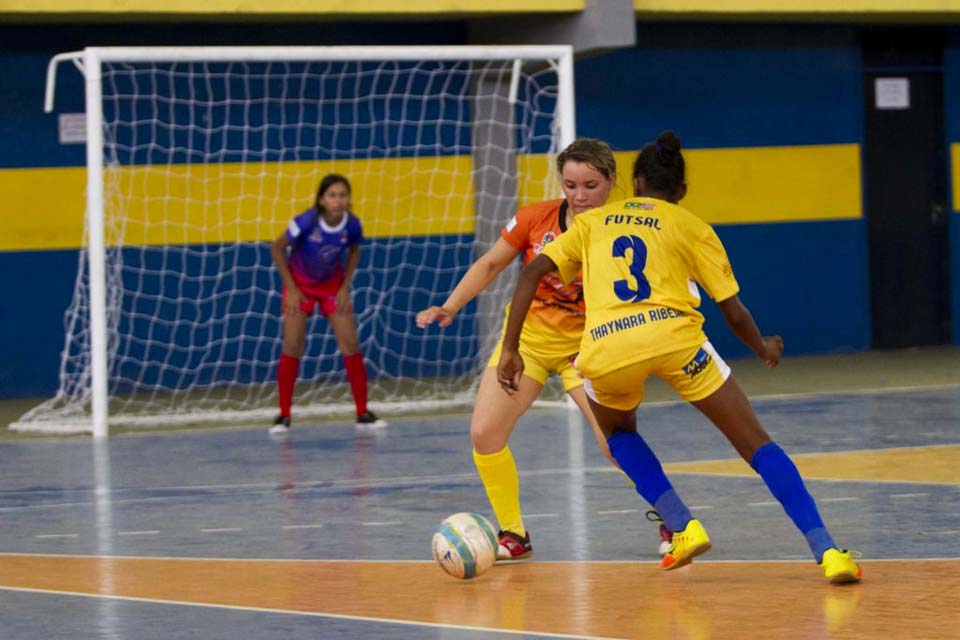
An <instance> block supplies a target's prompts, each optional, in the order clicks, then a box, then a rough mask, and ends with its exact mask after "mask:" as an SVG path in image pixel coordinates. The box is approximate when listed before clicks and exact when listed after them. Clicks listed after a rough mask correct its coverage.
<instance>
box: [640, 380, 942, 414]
mask: <svg viewBox="0 0 960 640" xmlns="http://www.w3.org/2000/svg"><path fill="white" fill-rule="evenodd" d="M958 388H960V384H935V385H923V386H918V387H870V388H867V389H848V390H845V391H798V392H795V393H769V394H759V393H755V394H751V395H750V401H751V402H754V401H758V400H792V399H797V400H804V399H807V398H816V397H819V396H833V397H837V396H859V395H864V396H874V395H882V394H887V393H922V392H924V391H944V390H953V389H958ZM688 404H690V403H689V402H687V401H686V400H659V401H657V402H646V403H641V404H640V406H639V407H637V410H638V411H639V410H640V409H642V408H643V407H670V406H678V405H688Z"/></svg>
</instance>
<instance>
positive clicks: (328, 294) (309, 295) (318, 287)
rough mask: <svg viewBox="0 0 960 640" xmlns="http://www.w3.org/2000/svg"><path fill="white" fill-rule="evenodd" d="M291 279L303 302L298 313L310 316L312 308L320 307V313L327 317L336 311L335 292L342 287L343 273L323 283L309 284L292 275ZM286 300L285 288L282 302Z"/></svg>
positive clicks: (294, 274)
mask: <svg viewBox="0 0 960 640" xmlns="http://www.w3.org/2000/svg"><path fill="white" fill-rule="evenodd" d="M292 275H293V279H294V281H295V282H296V283H297V288H298V289H300V293H302V294H303V300H301V301H300V311H303V312H304V313H305V314H307V315H308V316H309V315H312V314H313V310H314V307H316V306H319V307H320V313H322V314H323V316H324V317H326V316H329V315H330V314H332V313H334V312H335V311H336V310H337V292H338V291H340V287H341V286H342V285H343V271H340V272H338V273H336V274H334V275H333V277H331V278H329V279H327V280H324V281H323V282H313V283H312V282H309V281H306V280H303V279H302V278H298V277H297V274H296V273H293V274H292ZM286 299H287V288H286V287H284V288H283V300H284V302H285V301H286Z"/></svg>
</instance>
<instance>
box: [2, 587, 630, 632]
mask: <svg viewBox="0 0 960 640" xmlns="http://www.w3.org/2000/svg"><path fill="white" fill-rule="evenodd" d="M0 590H2V591H18V592H23V593H42V594H46V595H61V596H73V597H78V598H91V599H106V600H122V601H126V602H145V603H150V604H166V605H174V606H183V607H199V608H212V609H227V610H230V611H250V612H254V613H279V614H283V615H298V616H309V617H312V618H330V619H334V620H349V621H352V622H375V623H380V624H400V625H406V626H411V627H430V628H433V629H455V630H458V631H480V632H486V633H498V634H511V635H525V636H535V637H541V638H567V639H569V640H629V638H626V637H614V636H585V635H571V634H568V633H551V632H544V631H527V630H525V629H496V628H492V627H478V626H470V625H460V624H440V623H437V622H420V621H414V620H395V619H393V618H374V617H368V616H351V615H346V614H339V613H321V612H317V611H293V610H290V609H273V608H269V607H245V606H240V605H229V604H216V603H213V604H211V603H205V602H189V601H184V600H161V599H158V598H140V597H135V596H118V595H111V594H103V593H78V592H75V591H62V590H59V589H31V588H27V587H6V586H3V585H0Z"/></svg>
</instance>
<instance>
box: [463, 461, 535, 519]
mask: <svg viewBox="0 0 960 640" xmlns="http://www.w3.org/2000/svg"><path fill="white" fill-rule="evenodd" d="M473 462H474V464H476V465H477V471H478V472H479V473H480V480H482V481H483V486H484V488H485V489H486V490H487V499H488V500H490V506H491V507H493V514H494V515H495V516H496V517H497V522H498V523H500V528H501V529H503V530H504V531H513V532H514V533H516V534H519V535H521V536H525V535H527V530H526V529H525V528H524V526H523V518H521V516H520V476H519V475H517V463H516V462H514V461H513V454H512V453H510V447H509V446H505V447H504V448H503V449H501V450H500V451H497V452H496V453H489V454H482V453H477V452H476V450H474V452H473Z"/></svg>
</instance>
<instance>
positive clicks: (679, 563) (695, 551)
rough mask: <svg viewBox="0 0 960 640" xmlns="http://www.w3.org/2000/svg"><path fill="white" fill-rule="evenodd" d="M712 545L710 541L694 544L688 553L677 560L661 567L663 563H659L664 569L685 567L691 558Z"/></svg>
mask: <svg viewBox="0 0 960 640" xmlns="http://www.w3.org/2000/svg"><path fill="white" fill-rule="evenodd" d="M712 547H713V544H712V543H710V542H704V543H701V544H699V545H697V546H695V547H694V548H693V549H691V550H690V553H688V554H687V555H686V556H684V557H683V558H681V559H680V560H677V561H676V562H674V563H673V564H671V565H669V566H666V567H663V565H660V566H661V567H663V569H664V571H673V570H674V569H679V568H680V567H685V566H687V565H688V564H690V563H691V562H693V559H694V558H696V557H697V556H700V555H703V554H705V553H706V552H707V551H710V549H711V548H712Z"/></svg>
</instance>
